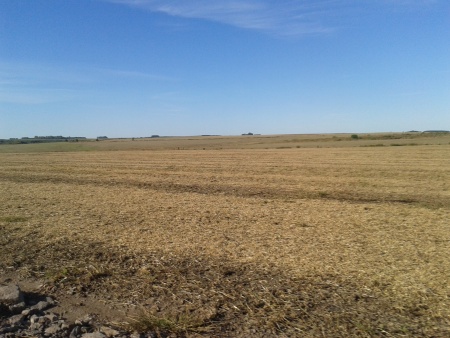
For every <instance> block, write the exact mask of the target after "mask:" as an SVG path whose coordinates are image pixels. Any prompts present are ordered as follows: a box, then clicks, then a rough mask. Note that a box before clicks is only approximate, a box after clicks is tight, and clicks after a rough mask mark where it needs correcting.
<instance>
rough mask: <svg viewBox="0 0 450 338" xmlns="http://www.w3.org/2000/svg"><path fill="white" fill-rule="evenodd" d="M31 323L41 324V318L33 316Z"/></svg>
mask: <svg viewBox="0 0 450 338" xmlns="http://www.w3.org/2000/svg"><path fill="white" fill-rule="evenodd" d="M30 322H31V323H37V322H39V316H37V315H35V314H33V315H31V317H30Z"/></svg>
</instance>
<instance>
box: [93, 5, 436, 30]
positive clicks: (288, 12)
mask: <svg viewBox="0 0 450 338" xmlns="http://www.w3.org/2000/svg"><path fill="white" fill-rule="evenodd" d="M101 1H107V2H111V3H117V4H123V5H128V6H132V7H136V8H141V9H145V10H149V11H153V12H159V13H165V14H167V15H170V16H175V17H182V18H191V19H203V20H209V21H213V22H219V23H223V24H227V25H231V26H235V27H239V28H244V29H253V30H262V31H266V32H269V33H272V34H276V35H281V36H293V35H297V36H298V35H300V36H301V35H311V34H323V33H330V32H333V31H335V29H336V27H337V26H338V25H339V24H337V22H338V21H339V20H343V18H344V17H345V16H346V15H351V13H353V14H354V12H353V10H354V9H360V10H364V7H365V6H369V7H371V6H374V5H375V6H401V7H408V8H411V7H417V6H428V5H433V4H436V3H438V2H439V0H359V1H356V0H314V1H311V0H240V1H223V0H190V1H186V0H172V1H167V0H101Z"/></svg>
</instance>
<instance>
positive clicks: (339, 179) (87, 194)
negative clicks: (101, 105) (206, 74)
mask: <svg viewBox="0 0 450 338" xmlns="http://www.w3.org/2000/svg"><path fill="white" fill-rule="evenodd" d="M123 142H124V143H126V145H124V144H121V145H120V146H119V147H117V146H114V147H113V148H114V149H115V151H109V150H105V149H103V150H101V149H99V148H96V149H90V150H91V151H84V152H80V151H70V152H45V151H44V152H29V153H27V152H24V151H23V149H24V148H20V149H19V148H17V149H19V150H18V151H17V152H14V151H11V149H13V148H11V147H9V148H8V152H7V153H0V247H1V248H2V249H1V251H0V274H5V275H14V276H15V277H16V278H18V279H19V280H20V279H23V280H26V279H27V280H28V279H40V280H42V281H43V283H44V284H45V290H46V291H47V292H49V293H52V294H54V295H55V296H56V297H57V298H58V297H60V298H63V297H65V295H67V292H68V291H69V292H70V293H73V294H74V295H75V296H79V297H80V299H84V298H86V299H97V300H98V301H101V302H103V303H104V304H105V308H108V309H113V310H114V311H116V312H114V313H115V314H116V313H123V316H122V317H120V318H114V321H115V322H117V323H122V324H123V325H132V326H133V328H135V329H137V330H141V331H146V330H155V331H158V332H160V334H161V336H164V334H166V333H169V332H170V333H175V334H176V335H177V336H180V337H184V336H187V337H196V336H211V337H249V336H252V337H272V336H274V337H275V336H278V337H448V336H450V299H449V297H450V286H449V279H450V222H449V220H450V157H449V156H448V155H449V154H450V145H449V144H448V142H447V143H446V144H445V143H444V144H434V145H415V146H408V145H407V143H405V144H404V146H402V147H371V146H370V147H369V146H368V147H360V146H356V147H354V146H353V147H339V145H336V143H339V141H332V140H330V141H327V142H334V143H333V146H332V147H330V148H315V147H314V148H313V147H310V148H303V147H298V148H296V147H294V148H291V149H263V148H260V146H259V145H258V146H255V147H254V148H259V149H251V146H250V145H249V144H246V146H245V147H246V148H248V149H237V148H239V147H237V146H235V145H236V144H239V143H238V142H237V141H236V140H233V141H232V142H231V143H226V142H227V139H226V138H223V140H221V141H220V142H222V143H221V145H222V148H223V149H208V147H207V146H204V144H203V143H201V145H200V147H201V148H206V150H203V149H188V148H189V147H187V146H186V147H184V148H185V149H184V150H183V149H179V148H183V146H180V145H181V144H183V140H180V139H176V140H175V139H174V140H173V142H174V143H173V144H168V145H167V146H166V147H165V148H160V149H156V150H155V149H153V150H148V149H145V144H150V141H149V142H147V143H145V141H139V142H141V143H142V144H141V145H139V147H138V149H136V147H135V146H134V145H135V144H136V143H133V142H131V141H123ZM164 142H170V140H164ZM202 142H206V141H203V140H202ZM320 142H323V141H320ZM374 142H379V141H378V140H375V141H374ZM389 142H391V141H389ZM100 143H101V142H100ZM187 143H188V142H187ZM104 144H106V143H103V144H102V145H101V146H98V145H97V144H96V143H94V145H95V147H105V146H104ZM227 144H228V146H227ZM274 144H275V146H274ZM131 145H133V147H134V149H133V147H131ZM39 146H41V147H42V145H39ZM61 146H63V145H58V147H61ZM67 146H72V145H67ZM127 146H128V147H131V148H130V149H128V150H127V149H125V148H126V147H127ZM233 146H235V148H236V149H232V148H233ZM15 147H20V145H17V146H15ZM27 147H28V145H27ZM276 147H277V144H276V143H273V144H272V148H276ZM117 148H119V149H121V150H116V149H117ZM29 149H33V148H32V147H30V148H29ZM71 150H73V149H71ZM87 302H88V301H85V303H87ZM113 310H111V311H113ZM106 312H107V311H106ZM100 315H101V314H100ZM130 317H133V318H130ZM126 323H128V324H126Z"/></svg>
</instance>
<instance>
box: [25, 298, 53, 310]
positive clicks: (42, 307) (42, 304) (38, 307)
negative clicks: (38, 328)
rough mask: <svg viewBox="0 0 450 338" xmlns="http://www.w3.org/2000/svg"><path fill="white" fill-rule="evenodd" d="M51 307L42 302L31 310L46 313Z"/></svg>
mask: <svg viewBox="0 0 450 338" xmlns="http://www.w3.org/2000/svg"><path fill="white" fill-rule="evenodd" d="M49 307H50V304H49V303H47V302H45V301H43V300H41V301H40V302H39V303H37V304H36V305H33V306H32V307H31V308H30V309H32V310H33V309H36V310H39V311H44V310H46V309H48V308H49Z"/></svg>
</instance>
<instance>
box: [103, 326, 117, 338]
mask: <svg viewBox="0 0 450 338" xmlns="http://www.w3.org/2000/svg"><path fill="white" fill-rule="evenodd" d="M100 332H102V333H104V334H105V335H106V336H107V337H114V336H118V335H119V334H120V332H119V331H117V330H114V329H112V328H110V327H107V326H102V327H101V328H100Z"/></svg>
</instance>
